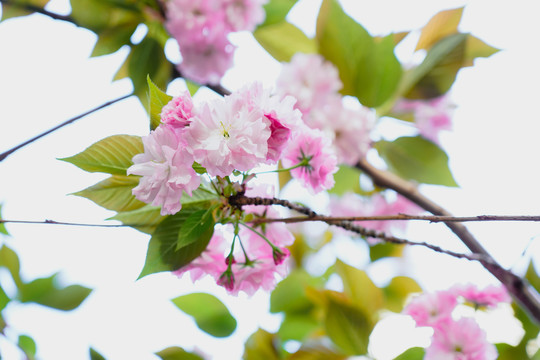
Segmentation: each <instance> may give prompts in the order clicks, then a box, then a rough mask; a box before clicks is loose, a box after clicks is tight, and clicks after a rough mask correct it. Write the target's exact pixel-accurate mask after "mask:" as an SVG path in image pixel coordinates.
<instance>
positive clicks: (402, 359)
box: [394, 347, 425, 360]
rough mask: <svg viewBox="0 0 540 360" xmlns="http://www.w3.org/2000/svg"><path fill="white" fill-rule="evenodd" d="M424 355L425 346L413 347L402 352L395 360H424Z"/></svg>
mask: <svg viewBox="0 0 540 360" xmlns="http://www.w3.org/2000/svg"><path fill="white" fill-rule="evenodd" d="M424 355H425V350H424V348H421V347H413V348H410V349H408V350H407V351H405V352H403V353H401V354H400V355H399V356H398V357H396V358H395V359H394V360H422V359H423V358H424Z"/></svg>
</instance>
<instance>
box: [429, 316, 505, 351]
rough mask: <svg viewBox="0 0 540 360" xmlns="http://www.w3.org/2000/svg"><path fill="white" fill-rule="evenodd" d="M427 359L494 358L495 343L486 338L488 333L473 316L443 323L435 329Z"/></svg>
mask: <svg viewBox="0 0 540 360" xmlns="http://www.w3.org/2000/svg"><path fill="white" fill-rule="evenodd" d="M424 359H425V360H446V359H448V360H494V359H497V349H496V348H495V345H493V344H491V343H489V342H488V341H487V340H486V333H485V332H484V330H482V329H481V328H480V327H479V326H478V324H477V323H476V321H474V319H471V318H461V319H459V320H456V321H449V322H446V323H444V324H441V325H440V326H439V327H438V328H436V329H435V332H434V333H433V339H432V341H431V345H430V346H429V347H428V348H427V349H426V354H425V357H424Z"/></svg>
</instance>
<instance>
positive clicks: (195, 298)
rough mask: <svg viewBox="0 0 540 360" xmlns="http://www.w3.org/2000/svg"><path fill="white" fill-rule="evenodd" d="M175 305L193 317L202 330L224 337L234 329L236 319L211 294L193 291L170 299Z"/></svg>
mask: <svg viewBox="0 0 540 360" xmlns="http://www.w3.org/2000/svg"><path fill="white" fill-rule="evenodd" d="M171 301H172V302H173V304H174V305H176V307H178V308H179V309H180V310H182V311H183V312H185V313H186V314H188V315H190V316H192V317H193V319H194V320H195V322H196V323H197V326H198V327H199V329H201V330H202V331H204V332H206V333H208V334H210V335H212V336H215V337H226V336H229V335H231V334H232V333H233V332H234V330H235V329H236V319H235V318H234V317H233V316H232V315H231V313H230V312H229V310H228V309H227V307H226V306H225V305H223V303H222V302H221V301H220V300H219V299H218V298H216V297H215V296H213V295H210V294H205V293H193V294H187V295H182V296H179V297H177V298H174V299H172V300H171Z"/></svg>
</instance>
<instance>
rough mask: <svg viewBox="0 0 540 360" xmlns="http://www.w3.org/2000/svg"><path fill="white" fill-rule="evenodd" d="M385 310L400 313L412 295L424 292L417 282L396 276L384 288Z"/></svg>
mask: <svg viewBox="0 0 540 360" xmlns="http://www.w3.org/2000/svg"><path fill="white" fill-rule="evenodd" d="M383 292H384V297H385V308H386V309H388V310H390V311H393V312H396V313H399V312H401V310H403V305H404V304H405V300H407V298H408V297H409V295H410V294H412V293H417V292H422V288H421V287H420V285H418V283H417V282H416V281H414V280H413V279H411V278H410V277H407V276H396V277H394V278H393V279H392V280H390V284H388V285H387V286H386V287H385V288H383Z"/></svg>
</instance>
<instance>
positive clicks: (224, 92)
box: [173, 64, 231, 96]
mask: <svg viewBox="0 0 540 360" xmlns="http://www.w3.org/2000/svg"><path fill="white" fill-rule="evenodd" d="M173 65H174V64H173ZM173 76H174V77H175V78H178V77H180V78H185V77H184V75H183V74H182V73H181V72H180V70H178V69H177V67H176V65H174V66H173ZM186 79H188V78H186ZM188 80H189V79H188ZM203 86H206V87H207V88H209V89H210V90H212V91H214V92H215V93H217V94H219V95H221V96H226V95H230V94H231V91H230V90H228V89H226V88H224V87H223V86H221V85H220V84H217V85H216V84H203Z"/></svg>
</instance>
